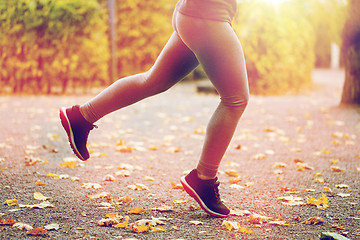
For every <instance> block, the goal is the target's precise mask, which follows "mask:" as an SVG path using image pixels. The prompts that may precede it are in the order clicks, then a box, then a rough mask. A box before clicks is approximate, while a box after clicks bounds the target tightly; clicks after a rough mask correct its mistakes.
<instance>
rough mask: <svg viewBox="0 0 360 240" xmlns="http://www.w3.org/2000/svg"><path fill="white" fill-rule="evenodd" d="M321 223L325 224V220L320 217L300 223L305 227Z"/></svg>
mask: <svg viewBox="0 0 360 240" xmlns="http://www.w3.org/2000/svg"><path fill="white" fill-rule="evenodd" d="M323 222H325V220H324V219H322V218H320V217H312V218H309V219H307V220H305V221H303V222H302V223H305V224H307V225H316V224H321V223H323Z"/></svg>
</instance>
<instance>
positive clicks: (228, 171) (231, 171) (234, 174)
mask: <svg viewBox="0 0 360 240" xmlns="http://www.w3.org/2000/svg"><path fill="white" fill-rule="evenodd" d="M225 173H226V174H227V175H228V176H230V177H238V176H239V173H237V172H236V171H235V170H232V169H229V170H226V171H225Z"/></svg>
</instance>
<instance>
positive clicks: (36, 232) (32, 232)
mask: <svg viewBox="0 0 360 240" xmlns="http://www.w3.org/2000/svg"><path fill="white" fill-rule="evenodd" d="M46 232H47V230H46V229H44V227H41V228H34V229H33V230H30V231H27V232H26V234H27V235H33V236H39V235H43V234H44V233H46Z"/></svg>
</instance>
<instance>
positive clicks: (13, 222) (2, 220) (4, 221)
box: [0, 219, 17, 226]
mask: <svg viewBox="0 0 360 240" xmlns="http://www.w3.org/2000/svg"><path fill="white" fill-rule="evenodd" d="M15 223H17V221H15V220H11V219H8V220H5V219H1V220H0V225H9V226H13V225H14V224H15Z"/></svg>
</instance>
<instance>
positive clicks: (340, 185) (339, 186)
mask: <svg viewBox="0 0 360 240" xmlns="http://www.w3.org/2000/svg"><path fill="white" fill-rule="evenodd" d="M335 187H336V188H350V186H349V185H346V184H338V185H335Z"/></svg>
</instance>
